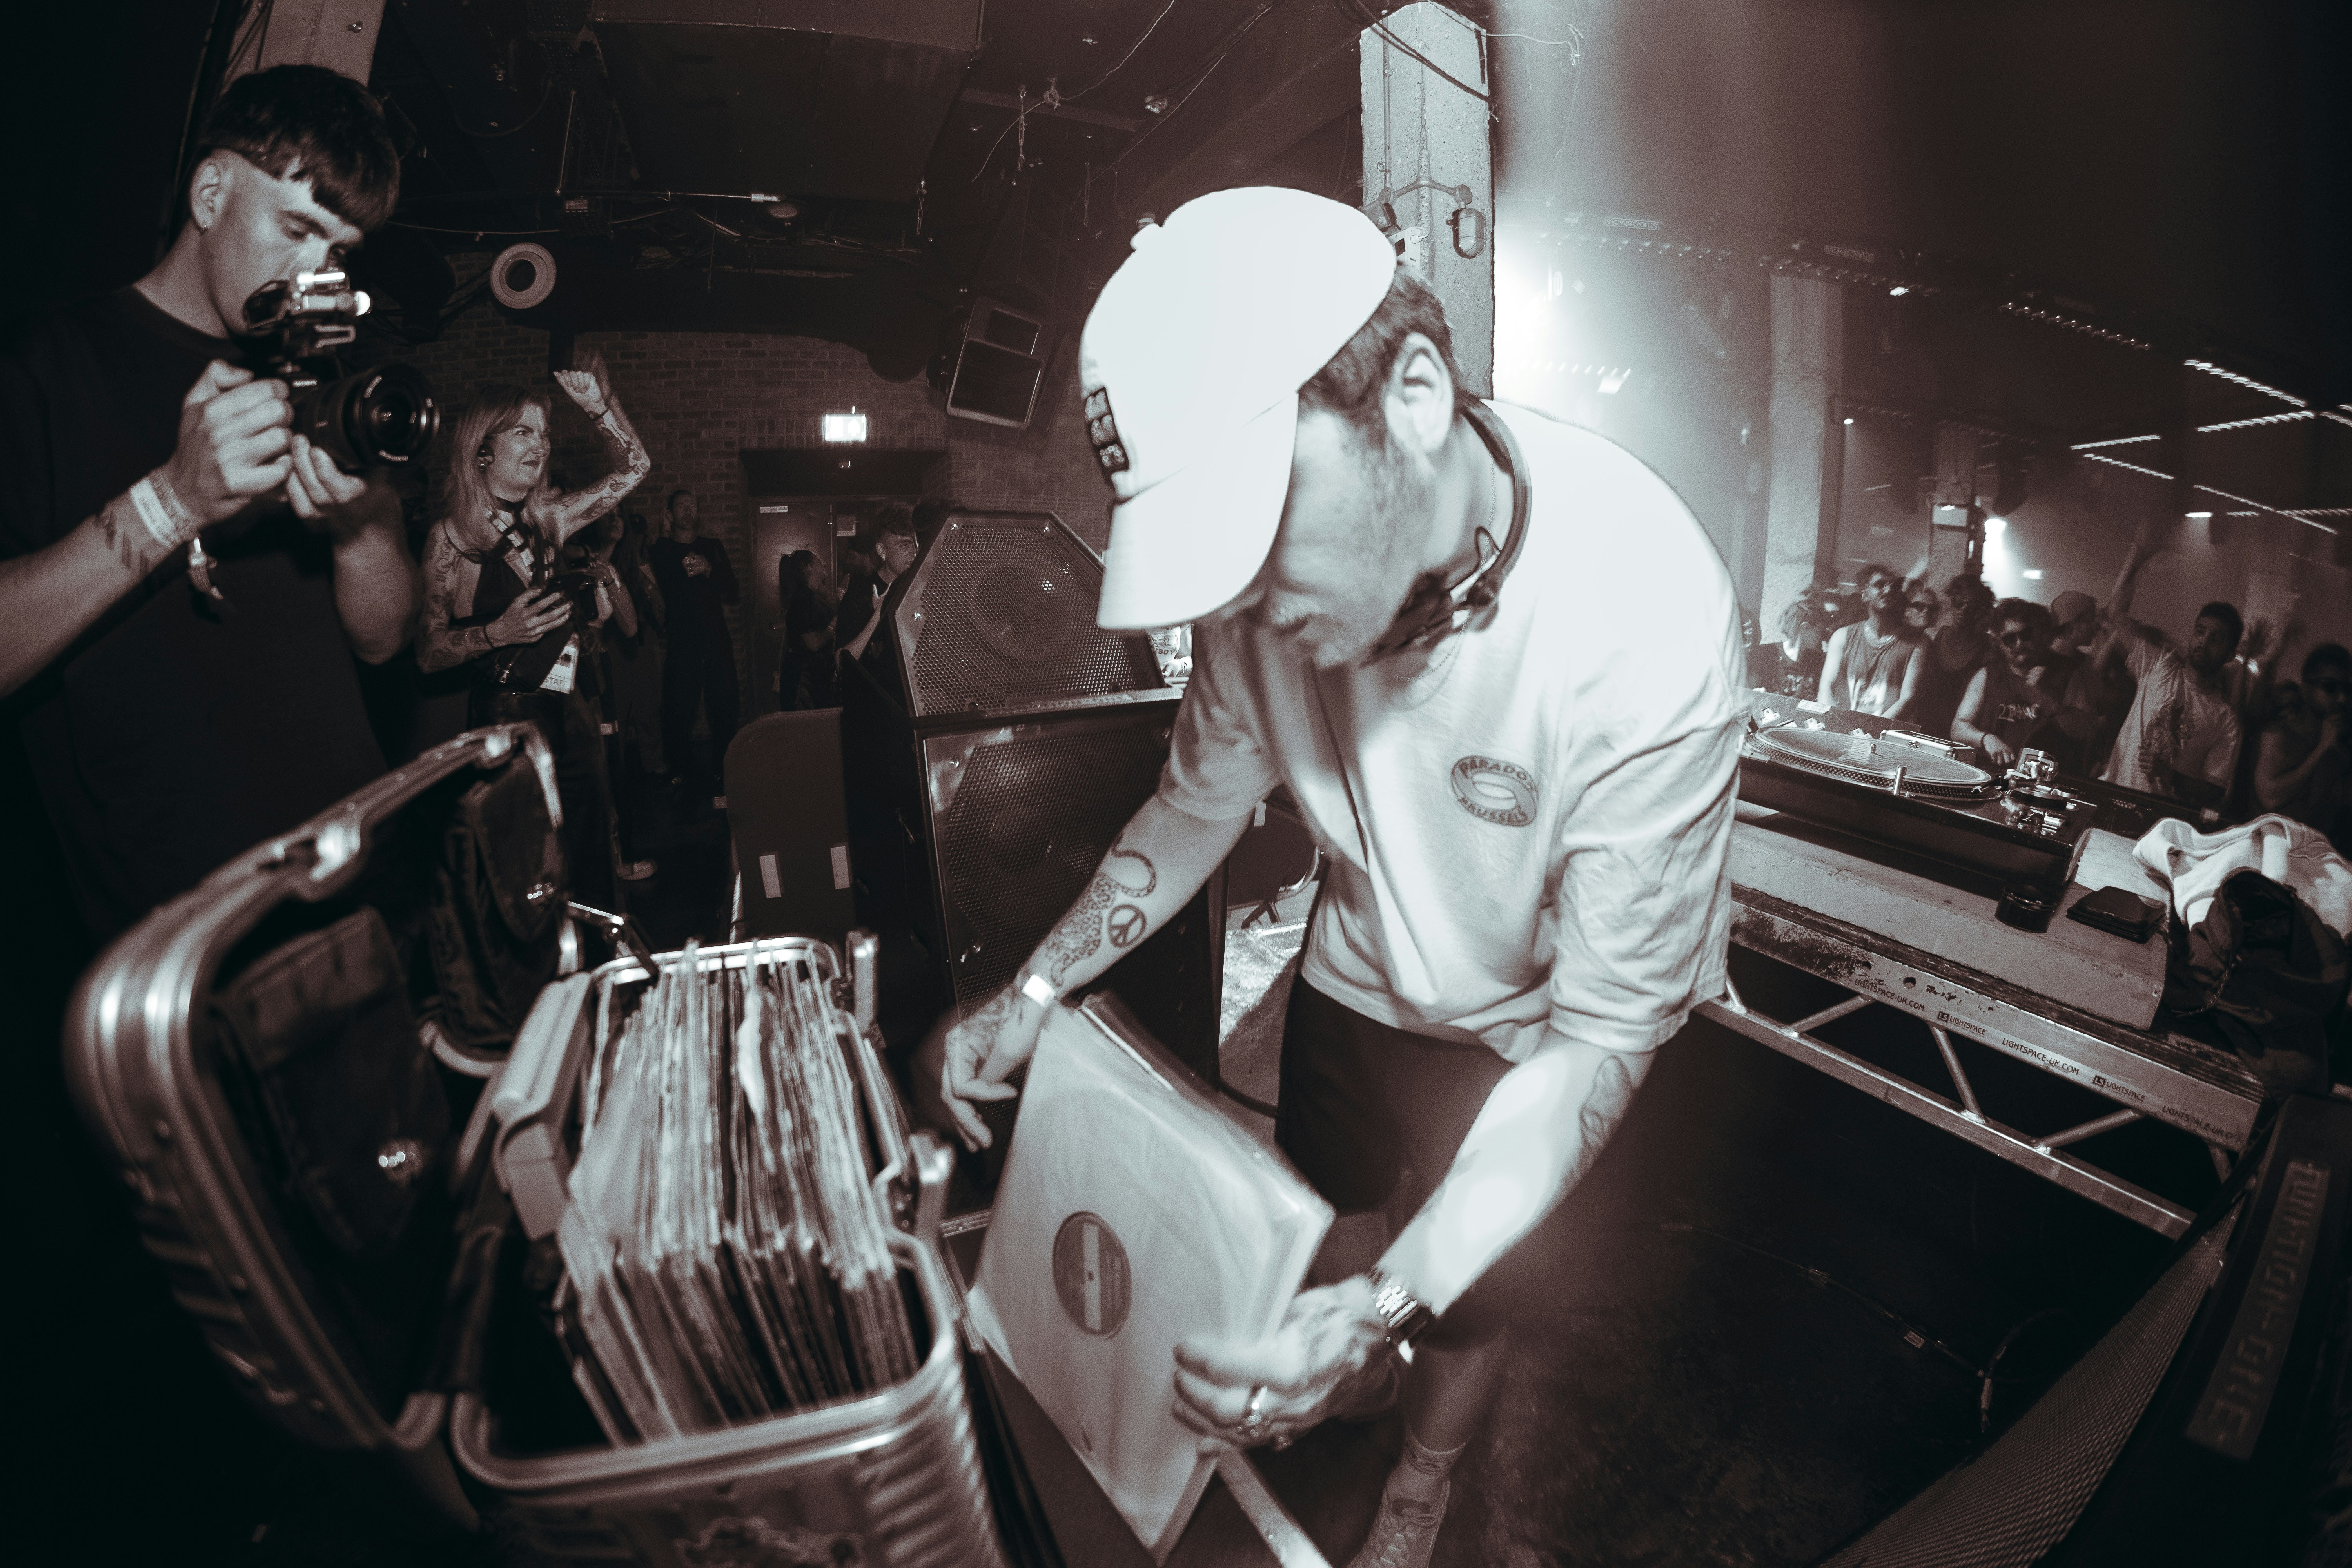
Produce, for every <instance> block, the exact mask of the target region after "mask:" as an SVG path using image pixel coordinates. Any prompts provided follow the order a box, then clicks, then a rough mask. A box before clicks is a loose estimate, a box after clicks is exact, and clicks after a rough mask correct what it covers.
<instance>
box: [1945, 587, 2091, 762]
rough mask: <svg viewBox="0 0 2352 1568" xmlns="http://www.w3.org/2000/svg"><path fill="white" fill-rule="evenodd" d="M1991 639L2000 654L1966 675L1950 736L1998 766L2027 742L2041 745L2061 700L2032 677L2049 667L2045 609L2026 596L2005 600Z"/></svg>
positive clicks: (1994, 614) (1998, 608)
mask: <svg viewBox="0 0 2352 1568" xmlns="http://www.w3.org/2000/svg"><path fill="white" fill-rule="evenodd" d="M1991 638H1992V645H1993V647H1996V648H1998V649H1999V650H2000V658H1997V659H1995V660H1993V661H1992V662H1991V663H1989V664H1987V665H1986V666H1985V667H1984V668H1982V669H1979V670H1978V671H1977V672H1976V674H1975V676H1974V677H1972V678H1971V679H1969V689H1968V691H1967V692H1966V693H1965V694H1964V695H1963V696H1962V697H1961V698H1960V707H1959V711H1958V712H1957V713H1956V714H1954V715H1953V717H1952V728H1951V731H1950V734H1951V737H1952V739H1953V740H1955V741H1962V742H1967V743H1968V744H1969V745H1971V746H1974V747H1975V748H1976V749H1977V750H1978V751H1979V752H1983V753H1984V755H1985V760H1986V761H1987V762H1989V763H1991V764H1992V765H1993V767H1994V768H1995V769H1997V770H1998V769H2006V768H2008V767H2009V766H2010V765H2011V763H2015V762H2016V761H2017V758H2018V753H2019V752H2022V751H2024V750H2025V748H2026V747H2027V746H2029V745H2032V746H2038V745H2040V743H2041V736H2042V733H2043V731H2045V730H2046V729H2047V728H2049V727H2050V726H2051V725H2052V724H2053V721H2054V720H2055V718H2056V717H2057V713H2058V710H2059V708H2060V707H2061V705H2062V703H2063V694H2062V693H2060V692H2058V691H2057V690H2055V689H2053V688H2050V687H2047V686H2044V685H2042V684H2039V683H2037V680H2036V677H2038V676H2042V675H2045V674H2046V673H2047V668H2048V666H2047V664H2046V662H2045V661H2046V660H2047V659H2048V658H2049V647H2050V612H2049V611H2048V610H2045V609H2043V608H2042V606H2041V605H2037V604H2035V603H2033V602H2032V600H2030V599H2003V600H2001V601H2000V603H1999V604H1998V605H1994V606H1993V612H1992V631H1991Z"/></svg>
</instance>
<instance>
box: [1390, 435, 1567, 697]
mask: <svg viewBox="0 0 2352 1568" xmlns="http://www.w3.org/2000/svg"><path fill="white" fill-rule="evenodd" d="M1462 416H1463V417H1464V418H1465V419H1467V420H1468V421H1469V422H1470V428H1472V429H1473V430H1475V431H1476V432H1478V438H1479V439H1480V440H1481V441H1484V442H1485V443H1486V450H1487V451H1489V452H1491V453H1493V454H1494V458H1495V461H1496V462H1497V463H1499V464H1501V465H1502V468H1503V472H1504V473H1505V474H1506V475H1507V476H1509V479H1510V481H1511V525H1510V528H1509V530H1508V531H1507V532H1506V534H1505V535H1504V539H1503V544H1502V548H1501V549H1499V550H1497V551H1496V552H1495V554H1494V556H1493V557H1492V558H1491V559H1482V560H1481V561H1480V562H1479V563H1478V564H1477V565H1476V566H1475V567H1473V568H1471V570H1470V571H1469V573H1468V574H1466V575H1465V576H1464V577H1463V578H1462V580H1461V581H1460V582H1458V583H1454V584H1451V585H1447V584H1442V583H1440V582H1439V581H1438V580H1437V579H1436V578H1435V577H1434V576H1429V577H1423V579H1422V580H1421V581H1420V582H1418V583H1416V584H1413V590H1412V596H1411V597H1409V598H1407V599H1406V600H1405V602H1404V607H1403V608H1402V609H1401V610H1399V611H1398V612H1397V618H1396V620H1395V621H1394V622H1393V623H1392V624H1391V626H1390V627H1389V631H1388V635H1387V636H1386V637H1382V638H1381V641H1380V643H1379V644H1378V645H1377V646H1375V647H1373V649H1372V652H1371V657H1372V658H1387V657H1388V656H1389V655H1391V654H1392V653H1402V652H1403V651H1404V650H1405V649H1407V648H1411V647H1422V646H1423V645H1425V644H1430V643H1434V642H1436V641H1437V640H1439V639H1440V638H1442V637H1450V636H1452V635H1453V634H1454V633H1455V632H1458V631H1461V630H1463V629H1464V628H1465V627H1467V626H1470V625H1471V624H1472V623H1474V622H1475V621H1476V620H1478V619H1479V618H1480V617H1481V616H1484V615H1485V614H1486V612H1487V611H1488V610H1490V609H1491V608H1492V607H1493V606H1494V604H1495V601H1496V599H1499V598H1500V597H1502V594H1503V580H1504V579H1505V578H1506V577H1508V576H1509V575H1510V574H1511V568H1512V567H1513V566H1515V565H1517V563H1518V559H1519V547H1520V546H1521V545H1522V544H1524V543H1525V542H1527V532H1528V512H1529V511H1531V510H1534V506H1535V485H1534V483H1533V482H1532V481H1530V480H1529V479H1528V471H1527V463H1526V461H1525V460H1524V459H1523V458H1521V457H1520V456H1519V444H1518V442H1517V439H1515V438H1514V437H1512V435H1511V429H1510V426H1507V425H1506V424H1504V423H1503V421H1502V420H1501V419H1500V418H1498V417H1497V416H1496V414H1495V411H1494V410H1493V409H1491V408H1489V407H1487V406H1486V405H1485V404H1483V403H1471V404H1466V405H1464V407H1463V410H1462ZM1479 532H1480V534H1482V535H1484V536H1485V537H1486V538H1487V539H1489V540H1491V539H1492V538H1493V536H1492V535H1491V534H1486V529H1485V527H1484V526H1483V525H1482V526H1481V527H1480V529H1479ZM1480 553H1481V555H1482V557H1483V556H1484V553H1485V552H1484V551H1483V550H1482V551H1481V552H1480Z"/></svg>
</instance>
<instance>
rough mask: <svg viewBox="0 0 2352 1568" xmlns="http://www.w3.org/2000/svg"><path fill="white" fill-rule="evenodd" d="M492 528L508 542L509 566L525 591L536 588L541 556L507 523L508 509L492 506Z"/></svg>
mask: <svg viewBox="0 0 2352 1568" xmlns="http://www.w3.org/2000/svg"><path fill="white" fill-rule="evenodd" d="M490 526H491V527H492V528H495V529H497V530H498V531H499V538H500V539H502V540H504V541H506V545H507V564H508V565H509V566H510V567H512V568H513V569H514V574H515V575H516V576H517V577H519V578H520V579H521V580H522V585H523V588H524V589H525V591H526V592H527V591H529V590H530V589H531V588H532V587H535V586H536V585H537V584H538V582H539V554H538V552H536V551H534V550H532V549H531V547H530V540H529V539H528V538H526V537H525V536H524V535H523V533H522V532H521V531H520V530H519V529H517V528H516V527H515V526H514V524H512V523H510V522H509V521H507V513H506V509H505V508H504V507H502V506H498V505H495V504H493V505H492V506H491V508H490Z"/></svg>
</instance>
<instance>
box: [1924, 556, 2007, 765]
mask: <svg viewBox="0 0 2352 1568" xmlns="http://www.w3.org/2000/svg"><path fill="white" fill-rule="evenodd" d="M1944 604H1945V606H1946V609H1945V616H1944V624H1943V625H1942V626H1938V627H1937V628H1936V630H1935V632H1934V634H1933V635H1931V636H1930V637H1928V638H1927V646H1926V647H1923V648H1922V649H1920V652H1919V684H1918V686H1917V688H1916V690H1915V691H1914V693H1913V700H1912V703H1911V706H1910V707H1909V708H1908V709H1907V710H1906V711H1905V713H1904V715H1903V717H1904V718H1905V719H1906V721H1908V722H1909V723H1910V726H1911V727H1912V728H1913V729H1915V730H1916V731H1919V732H1920V733H1921V734H1923V735H1948V734H1950V733H1951V732H1952V716H1953V715H1954V714H1955V713H1957V712H1958V711H1959V707H1960V697H1961V694H1962V693H1964V692H1966V691H1967V690H1968V689H1969V681H1971V680H1973V679H1976V673H1977V671H1978V670H1979V669H1982V668H1984V667H1985V666H1986V665H1987V664H1989V663H1990V662H1991V661H1992V658H1993V648H1992V640H1991V638H1990V637H1988V636H1987V635H1986V631H1987V626H1988V623H1989V622H1990V620H1991V619H1992V605H1993V592H1992V590H1991V589H1990V588H1988V587H1986V586H1985V583H1984V579H1983V578H1981V577H1979V576H1978V575H1977V574H1974V573H1972V572H1969V573H1963V574H1960V575H1959V576H1957V577H1955V578H1953V579H1952V580H1951V582H1949V583H1948V584H1945V587H1944Z"/></svg>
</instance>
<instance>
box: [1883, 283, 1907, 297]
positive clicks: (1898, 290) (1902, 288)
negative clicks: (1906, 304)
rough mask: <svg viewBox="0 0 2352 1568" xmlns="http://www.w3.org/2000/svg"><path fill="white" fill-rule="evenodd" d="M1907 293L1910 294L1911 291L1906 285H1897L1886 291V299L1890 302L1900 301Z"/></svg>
mask: <svg viewBox="0 0 2352 1568" xmlns="http://www.w3.org/2000/svg"><path fill="white" fill-rule="evenodd" d="M1909 292H1911V290H1910V289H1909V287H1908V286H1907V285H1905V284H1901V283H1897V284H1896V285H1895V287H1894V288H1892V289H1888V290H1887V291H1886V297H1887V298H1888V299H1890V300H1900V299H1901V298H1903V296H1904V295H1906V294H1908V293H1909Z"/></svg>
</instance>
